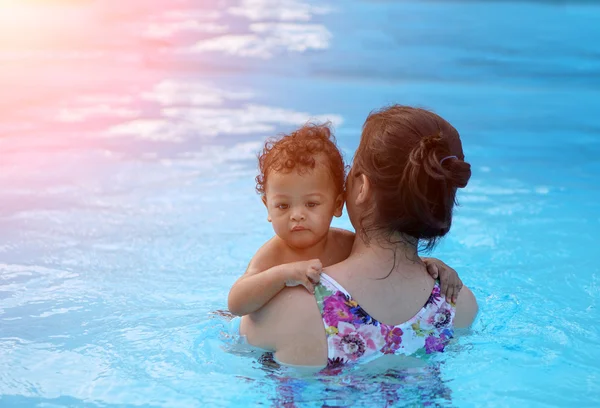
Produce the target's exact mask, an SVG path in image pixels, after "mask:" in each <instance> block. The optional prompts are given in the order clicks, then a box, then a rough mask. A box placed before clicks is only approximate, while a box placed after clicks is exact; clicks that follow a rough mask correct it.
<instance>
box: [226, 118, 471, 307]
mask: <svg viewBox="0 0 600 408" xmlns="http://www.w3.org/2000/svg"><path fill="white" fill-rule="evenodd" d="M259 167H260V175H259V176H257V177H256V190H257V192H258V193H259V194H261V195H262V201H263V203H264V204H265V207H266V208H267V214H268V216H267V220H268V221H269V222H271V223H272V224H273V229H274V231H275V236H274V237H273V238H271V239H270V240H269V241H267V242H266V243H265V244H264V245H263V246H262V247H261V248H260V249H259V250H258V252H257V253H256V254H255V255H254V257H253V258H252V260H251V261H250V264H249V265H248V269H247V270H246V272H245V273H244V275H242V276H241V277H240V278H239V279H238V280H237V281H236V282H235V284H234V285H233V286H232V288H231V290H230V292H229V299H228V306H229V311H230V312H231V313H233V314H235V315H238V316H243V315H247V314H250V313H253V312H255V311H257V310H258V309H260V308H261V307H262V306H264V305H265V304H266V303H267V302H269V300H271V299H272V298H273V297H274V296H275V295H276V294H277V293H278V292H279V291H281V290H282V289H283V288H284V287H286V286H297V285H302V286H304V287H305V288H306V289H307V290H309V291H310V292H314V286H315V285H316V284H317V283H318V282H319V280H320V275H321V272H322V271H323V268H326V267H327V266H330V265H333V264H336V263H338V262H341V261H343V260H344V259H346V258H347V257H348V256H349V255H350V251H351V249H352V244H353V242H354V233H352V232H350V231H346V230H343V229H339V228H330V224H331V220H332V219H333V217H334V216H335V217H340V216H341V215H342V208H343V206H344V178H345V177H344V176H345V168H344V161H343V159H342V155H341V154H340V151H339V150H338V148H337V146H336V145H335V139H334V137H333V136H332V135H331V131H330V130H329V127H328V126H327V124H325V125H314V124H309V125H305V126H303V127H301V128H300V129H298V130H296V131H295V132H292V133H291V134H289V135H285V136H283V137H282V138H280V139H278V140H270V141H267V143H266V144H265V147H264V149H263V151H262V153H261V155H260V156H259ZM423 260H424V261H425V262H426V265H427V269H428V272H429V273H430V274H431V275H432V277H434V278H437V276H438V274H439V276H440V279H441V281H442V284H443V286H444V287H449V288H454V287H456V286H458V285H459V284H460V286H462V283H461V282H460V279H459V278H458V275H457V274H456V272H455V271H454V270H452V269H451V268H449V267H448V266H446V265H445V264H444V263H442V262H441V261H438V260H434V259H423ZM443 289H444V288H443ZM442 293H446V295H447V297H448V295H450V297H448V298H449V299H452V298H455V295H454V294H453V293H452V292H448V291H444V290H443V291H442ZM456 295H458V292H456Z"/></svg>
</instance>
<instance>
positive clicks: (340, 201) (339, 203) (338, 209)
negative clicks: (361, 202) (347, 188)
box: [333, 194, 344, 217]
mask: <svg viewBox="0 0 600 408" xmlns="http://www.w3.org/2000/svg"><path fill="white" fill-rule="evenodd" d="M343 209H344V194H340V195H338V196H337V198H336V199H335V209H334V210H333V215H335V216H336V217H341V216H342V210H343Z"/></svg>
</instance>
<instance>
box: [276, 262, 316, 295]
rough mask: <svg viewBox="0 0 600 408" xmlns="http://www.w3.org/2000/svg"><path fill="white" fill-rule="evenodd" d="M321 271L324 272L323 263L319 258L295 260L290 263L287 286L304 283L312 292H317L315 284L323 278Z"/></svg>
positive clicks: (286, 280)
mask: <svg viewBox="0 0 600 408" xmlns="http://www.w3.org/2000/svg"><path fill="white" fill-rule="evenodd" d="M321 272H323V264H321V261H319V260H318V259H311V260H310V261H301V262H294V263H293V264H290V269H289V272H288V274H287V276H286V279H285V286H298V285H302V286H304V287H305V288H306V290H308V291H309V292H310V293H315V285H316V284H317V283H319V281H320V280H321Z"/></svg>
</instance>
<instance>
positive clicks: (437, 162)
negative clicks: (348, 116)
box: [351, 105, 471, 250]
mask: <svg viewBox="0 0 600 408" xmlns="http://www.w3.org/2000/svg"><path fill="white" fill-rule="evenodd" d="M360 174H365V175H366V176H367V177H368V178H369V180H370V182H371V185H372V188H373V192H374V200H375V206H374V208H372V209H370V210H368V212H367V213H366V214H364V216H363V218H362V219H361V220H360V224H361V225H360V227H361V228H360V231H359V232H360V233H361V234H362V235H363V238H364V239H366V241H367V242H368V241H369V236H370V235H371V234H372V233H377V234H383V235H384V236H386V237H387V239H388V240H390V238H391V236H392V235H393V234H394V233H400V234H403V235H404V236H410V237H413V238H415V239H417V240H418V245H419V247H421V248H422V249H425V250H431V249H432V248H433V247H434V246H435V244H436V243H437V241H438V240H439V238H441V237H443V236H444V235H446V234H447V233H448V231H449V230H450V226H451V224H452V211H453V208H454V205H455V204H457V202H456V189H457V188H462V187H465V186H466V185H467V182H468V181H469V178H470V177H471V165H470V164H469V163H467V162H465V161H464V154H463V150H462V144H461V141H460V136H459V134H458V132H457V131H456V129H455V128H454V127H453V126H452V125H450V123H448V122H447V121H446V120H444V119H442V118H441V117H440V116H438V115H436V114H435V113H433V112H430V111H428V110H425V109H420V108H413V107H409V106H400V105H393V106H390V107H387V108H383V109H381V110H378V111H374V112H371V113H370V114H369V116H368V117H367V120H366V121H365V124H364V125H363V131H362V137H361V139H360V144H359V146H358V149H357V150H356V154H355V156H354V163H353V166H352V173H351V176H357V175H360ZM367 220H368V221H367ZM390 242H391V241H390Z"/></svg>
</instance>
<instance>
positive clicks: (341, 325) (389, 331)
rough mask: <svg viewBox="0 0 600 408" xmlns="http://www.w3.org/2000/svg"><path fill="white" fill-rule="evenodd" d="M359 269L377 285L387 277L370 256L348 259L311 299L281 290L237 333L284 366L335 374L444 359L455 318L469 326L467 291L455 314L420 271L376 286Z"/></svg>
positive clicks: (399, 272) (400, 273)
mask: <svg viewBox="0 0 600 408" xmlns="http://www.w3.org/2000/svg"><path fill="white" fill-rule="evenodd" d="M363 261H364V262H366V263H367V264H370V265H371V266H370V268H371V269H374V270H375V271H376V272H377V274H378V275H379V276H380V277H385V275H386V274H387V272H389V271H390V269H389V268H386V264H387V262H382V261H381V259H377V258H376V257H375V256H374V257H373V258H371V257H368V256H365V257H362V260H361V261H357V260H356V257H351V258H349V259H348V260H346V261H344V262H341V263H339V264H337V265H333V266H332V267H330V268H328V270H327V271H326V274H325V275H323V277H322V283H321V285H319V287H318V288H317V290H316V294H315V296H313V295H311V294H309V293H307V292H306V290H300V289H298V288H289V289H285V290H284V291H282V292H281V293H280V294H279V295H278V296H277V297H276V298H274V299H273V300H272V301H271V302H270V303H269V304H268V305H267V306H266V307H265V308H263V309H262V310H261V311H260V312H259V313H256V314H254V315H253V316H251V317H250V319H249V322H248V324H247V325H246V327H245V328H243V331H244V333H245V334H246V335H247V336H248V340H249V341H250V343H252V344H255V345H259V346H262V347H265V348H268V349H271V350H274V351H275V358H276V359H277V360H278V361H280V362H282V363H286V364H293V365H314V366H325V365H328V366H330V367H335V366H337V365H340V364H343V363H346V362H350V361H352V362H367V361H370V360H373V359H374V358H376V357H377V356H380V355H383V354H403V355H420V354H430V353H433V352H439V351H443V349H444V346H445V345H446V344H447V342H448V341H449V340H450V338H451V337H452V335H453V331H454V327H455V322H456V320H457V318H458V320H461V319H462V320H463V321H465V320H468V324H470V322H471V321H472V318H469V317H468V316H466V315H467V314H469V313H468V310H467V309H468V308H469V307H470V306H468V303H469V302H470V301H471V300H473V301H474V298H472V294H471V293H470V291H468V289H467V291H466V292H468V293H461V296H460V297H459V301H458V303H457V306H456V307H455V306H454V305H451V304H449V303H447V302H446V300H445V298H443V297H442V296H440V295H439V286H438V285H437V284H436V282H434V281H433V280H432V279H431V278H430V277H429V275H428V274H427V273H426V271H425V269H424V267H422V268H423V269H422V273H421V271H420V266H419V267H410V266H409V267H407V268H405V269H403V268H402V266H403V265H397V267H396V268H394V271H393V272H392V273H391V274H390V275H389V276H388V277H387V278H385V279H379V280H377V279H376V277H377V274H375V275H373V274H372V271H366V273H363V272H361V268H363V266H364V262H363ZM413 268H414V269H413ZM411 269H413V270H411ZM362 270H365V269H362ZM370 272H371V273H370ZM315 297H316V302H315ZM463 298H464V300H462V299H463ZM457 309H458V314H457V316H456V317H455V313H456V310H457ZM471 314H472V315H473V316H474V313H471ZM468 324H467V325H468Z"/></svg>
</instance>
